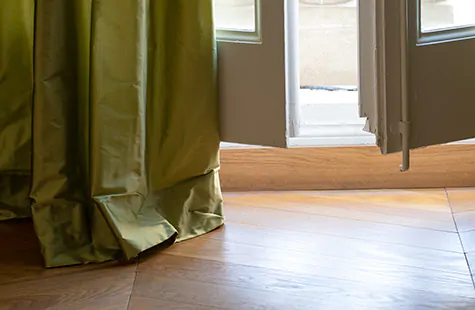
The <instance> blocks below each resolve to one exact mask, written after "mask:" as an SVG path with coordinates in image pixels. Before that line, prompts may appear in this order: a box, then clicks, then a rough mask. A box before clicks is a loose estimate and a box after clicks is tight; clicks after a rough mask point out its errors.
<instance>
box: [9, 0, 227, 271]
mask: <svg viewBox="0 0 475 310" xmlns="http://www.w3.org/2000/svg"><path fill="white" fill-rule="evenodd" d="M212 16H213V14H212V0H200V1H189V0H120V1H117V0H69V1H64V0H36V1H34V0H3V1H2V2H1V3H0V148H1V152H0V219H4V220H6V219H11V218H19V217H28V216H31V217H32V218H33V222H34V226H35V230H36V233H37V236H38V239H39V241H40V243H41V246H42V251H43V255H44V257H45V264H46V266H47V267H54V266H64V265H72V264H81V263H89V262H101V261H106V260H111V259H118V258H127V259H130V258H133V257H135V256H137V255H138V253H140V252H142V251H144V250H146V249H149V248H151V247H153V246H156V245H158V244H161V243H163V242H165V241H174V240H178V241H181V240H185V239H189V238H192V237H195V236H198V235H201V234H204V233H206V232H209V231H210V230H213V229H215V228H217V227H219V226H220V225H222V223H223V216H222V196H221V191H220V186H219V177H218V169H219V158H218V148H219V134H218V116H217V86H216V83H217V80H216V72H217V68H216V66H217V63H216V47H215V39H214V28H213V18H212Z"/></svg>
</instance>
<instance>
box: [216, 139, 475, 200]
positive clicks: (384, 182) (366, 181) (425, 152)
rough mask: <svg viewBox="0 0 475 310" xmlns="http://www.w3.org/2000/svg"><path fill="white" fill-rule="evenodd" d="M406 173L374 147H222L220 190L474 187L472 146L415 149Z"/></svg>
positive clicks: (474, 148)
mask: <svg viewBox="0 0 475 310" xmlns="http://www.w3.org/2000/svg"><path fill="white" fill-rule="evenodd" d="M411 156H412V157H411V165H412V166H411V169H410V171H409V172H405V173H402V172H400V171H399V164H400V162H401V155H400V154H393V155H386V156H383V155H381V153H380V152H379V149H378V148H377V147H338V148H299V149H272V148H263V149H223V150H221V173H220V175H221V185H222V188H223V190H224V191H228V192H229V191H272V190H332V189H383V188H441V187H473V186H475V145H444V146H435V147H429V148H424V149H419V150H415V151H413V152H412V154H411Z"/></svg>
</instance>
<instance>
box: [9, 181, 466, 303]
mask: <svg viewBox="0 0 475 310" xmlns="http://www.w3.org/2000/svg"><path fill="white" fill-rule="evenodd" d="M225 199H226V216H227V222H226V225H225V227H222V228H221V229H218V230H216V231H214V232H212V233H210V234H208V235H206V236H203V237H200V238H196V239H193V240H190V241H187V242H183V243H179V244H175V245H174V246H172V247H170V248H168V249H165V250H155V251H151V252H150V253H147V254H146V255H143V256H141V257H140V258H139V259H138V260H136V261H134V262H130V263H123V264H122V263H114V262H111V263H106V264H99V265H89V266H80V267H68V268H58V269H51V270H45V269H43V267H42V261H41V256H40V254H39V251H40V250H39V248H38V245H37V242H36V239H35V236H34V233H33V229H32V225H31V223H30V222H29V221H13V222H5V223H0V245H1V246H0V309H68V310H69V309H180V310H182V309H183V310H186V309H193V310H201V309H285V310H289V309H299V310H300V309H475V289H474V285H473V282H472V276H471V271H470V266H471V265H472V266H473V270H474V271H475V190H473V189H449V190H444V189H434V190H391V191H390V190H388V191H381V190H378V191H340V192H338V191H334V192H298V193H297V192H272V193H240V194H226V195H225Z"/></svg>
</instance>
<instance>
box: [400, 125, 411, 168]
mask: <svg viewBox="0 0 475 310" xmlns="http://www.w3.org/2000/svg"><path fill="white" fill-rule="evenodd" d="M410 131H411V123H410V122H403V121H401V122H399V132H400V133H401V140H402V164H401V165H400V166H399V169H400V170H401V172H406V171H408V170H409V167H410V153H411V152H410V148H409V137H410Z"/></svg>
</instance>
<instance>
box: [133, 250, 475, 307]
mask: <svg viewBox="0 0 475 310" xmlns="http://www.w3.org/2000/svg"><path fill="white" fill-rule="evenodd" d="M137 296H146V297H148V298H160V300H157V303H156V305H157V306H158V305H160V304H161V303H162V300H163V299H165V300H170V301H176V302H183V301H186V302H189V303H196V304H199V305H204V306H207V307H208V306H222V307H224V308H226V309H345V308H348V309H422V308H428V309H429V308H430V309H456V308H458V307H460V309H463V307H473V306H474V305H475V299H474V298H467V297H462V296H458V295H450V294H440V293H433V292H428V291H419V290H411V289H407V288H399V287H394V286H391V285H390V284H388V283H386V282H371V283H359V282H355V281H347V280H342V279H336V278H332V277H328V278H326V277H318V276H314V275H312V274H308V273H305V272H303V273H295V272H288V271H282V270H276V269H269V268H258V267H253V266H248V265H239V264H232V263H229V262H217V261H210V260H201V259H194V258H186V257H179V256H171V255H163V254H159V255H155V256H152V257H148V258H147V259H145V261H143V262H141V264H140V265H139V271H138V274H137V281H136V286H135V288H134V293H133V298H136V297H137ZM474 297H475V295H474ZM144 309H145V308H144ZM150 309H151V308H150ZM172 309H173V308H172ZM184 309H186V308H184ZM197 309H201V308H197Z"/></svg>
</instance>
